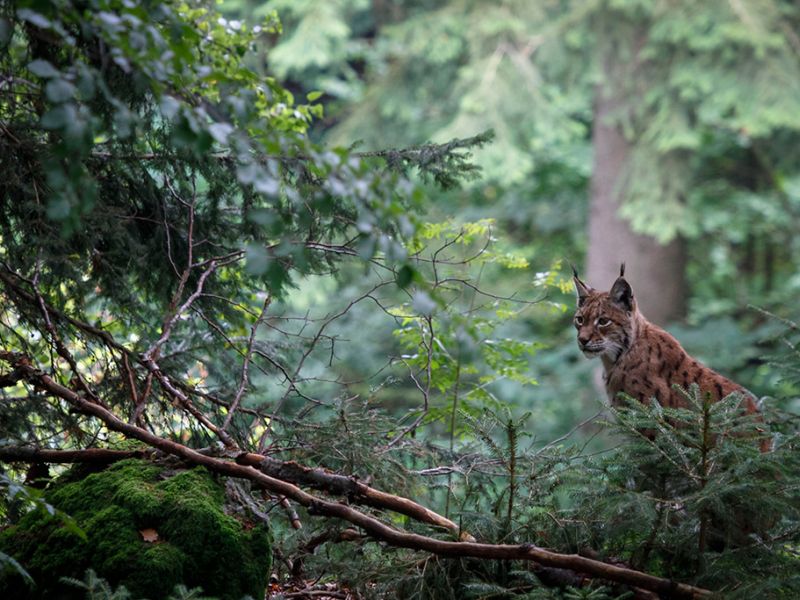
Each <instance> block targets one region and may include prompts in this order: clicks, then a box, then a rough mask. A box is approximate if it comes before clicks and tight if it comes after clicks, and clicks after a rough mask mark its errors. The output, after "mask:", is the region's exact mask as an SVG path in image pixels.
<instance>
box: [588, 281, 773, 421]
mask: <svg viewBox="0 0 800 600" xmlns="http://www.w3.org/2000/svg"><path fill="white" fill-rule="evenodd" d="M573 269H574V267H573ZM624 274H625V265H623V266H622V269H621V271H620V276H619V278H618V279H617V280H616V281H615V282H614V285H613V286H612V287H611V290H610V291H608V292H598V291H597V290H594V289H592V288H590V287H589V286H587V285H586V284H585V283H583V282H582V281H581V280H580V279H579V278H578V273H577V271H575V277H574V278H573V281H574V282H575V287H576V290H577V292H578V310H577V312H576V313H575V319H574V324H575V328H576V329H577V330H578V346H579V347H580V349H581V351H582V352H583V353H584V355H585V356H586V357H588V358H596V357H600V360H601V361H602V362H603V369H604V371H605V373H604V381H605V388H606V393H607V395H608V399H609V401H611V402H612V404H617V403H619V394H620V393H621V392H624V393H625V394H628V395H629V396H631V397H632V398H635V399H636V400H639V401H640V402H642V403H644V404H648V403H649V401H650V398H655V399H656V400H657V401H658V402H659V403H660V404H661V405H662V406H668V407H670V408H678V407H682V408H686V407H688V403H687V401H686V399H685V398H684V397H683V396H682V395H681V394H680V392H679V391H678V390H677V389H675V388H673V387H672V384H675V383H677V384H680V385H681V386H682V387H683V388H684V389H688V388H689V386H690V385H691V384H692V383H696V384H697V385H698V386H699V387H700V390H701V391H702V392H703V393H705V392H710V393H711V395H712V398H713V401H714V402H718V401H720V400H721V399H722V398H724V397H725V396H728V395H729V394H731V393H733V392H737V391H738V392H741V393H742V394H743V403H744V409H745V412H746V413H747V414H752V413H755V412H758V408H757V407H756V404H755V401H754V397H753V395H752V394H751V393H750V392H748V391H747V390H746V389H744V388H743V387H742V386H740V385H738V384H736V383H734V382H733V381H731V380H729V379H726V378H725V377H723V376H722V375H720V374H719V373H716V372H715V371H713V370H711V369H709V368H708V367H706V366H705V365H702V364H700V363H699V362H698V361H696V360H695V359H693V358H692V357H691V356H689V355H688V354H686V352H685V351H684V349H683V348H682V347H681V345H680V344H679V343H678V341H677V340H676V339H675V338H674V337H672V336H671V335H670V334H669V333H667V332H666V331H664V330H663V329H661V328H660V327H658V326H656V325H653V324H652V323H650V322H649V321H648V320H647V319H645V317H644V315H642V313H641V312H639V308H638V306H637V305H636V299H635V298H634V296H633V290H632V288H631V286H630V284H629V283H628V282H627V281H626V280H625V278H624Z"/></svg>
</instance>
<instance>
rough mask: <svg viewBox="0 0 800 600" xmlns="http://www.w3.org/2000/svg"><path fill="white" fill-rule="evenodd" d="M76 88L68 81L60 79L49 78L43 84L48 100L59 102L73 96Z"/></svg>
mask: <svg viewBox="0 0 800 600" xmlns="http://www.w3.org/2000/svg"><path fill="white" fill-rule="evenodd" d="M76 91H77V89H76V88H75V86H74V85H72V84H71V83H70V82H68V81H65V80H64V79H61V78H60V77H59V78H57V79H51V80H50V81H48V82H47V85H46V86H45V93H46V94H47V98H48V100H50V101H51V102H55V103H57V104H60V103H62V102H66V101H67V100H69V99H70V98H73V97H74V96H75V92H76Z"/></svg>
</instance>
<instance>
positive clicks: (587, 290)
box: [569, 263, 595, 308]
mask: <svg viewBox="0 0 800 600" xmlns="http://www.w3.org/2000/svg"><path fill="white" fill-rule="evenodd" d="M569 266H570V267H572V272H573V273H575V275H574V277H573V278H572V281H574V282H575V291H576V292H577V293H578V308H580V307H581V306H583V305H584V304H585V303H586V299H587V298H588V297H589V296H591V295H592V294H594V293H595V290H594V288H591V287H589V286H588V285H586V284H585V283H583V282H582V281H581V280H580V279H579V278H578V269H576V268H575V265H573V264H572V263H569Z"/></svg>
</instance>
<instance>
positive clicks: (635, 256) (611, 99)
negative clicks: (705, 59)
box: [586, 52, 687, 325]
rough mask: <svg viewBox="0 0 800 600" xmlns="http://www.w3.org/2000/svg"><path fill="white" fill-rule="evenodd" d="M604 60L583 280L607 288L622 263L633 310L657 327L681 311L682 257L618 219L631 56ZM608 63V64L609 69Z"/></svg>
mask: <svg viewBox="0 0 800 600" xmlns="http://www.w3.org/2000/svg"><path fill="white" fill-rule="evenodd" d="M614 54H616V55H617V56H616V57H613V56H607V57H606V68H605V75H606V82H605V85H603V84H601V85H598V86H597V87H596V90H595V107H594V129H593V132H592V144H593V146H594V166H593V174H592V184H591V198H590V213H589V251H588V257H587V261H586V282H587V283H588V284H589V285H590V286H592V287H594V288H597V289H599V290H608V289H610V288H611V284H612V283H614V280H615V279H616V278H617V277H618V276H619V267H620V263H623V262H624V263H625V266H626V268H625V277H626V279H628V281H629V282H630V284H631V286H632V287H633V292H634V295H635V297H636V299H637V301H638V303H639V309H640V310H641V311H642V313H644V315H645V317H647V319H648V320H650V321H652V322H653V323H656V324H658V325H664V324H665V323H668V322H669V321H674V320H676V319H680V318H682V317H683V316H684V315H685V311H686V280H685V277H684V272H685V267H686V261H687V255H686V244H685V241H684V240H683V239H680V238H678V239H675V240H673V241H672V242H671V243H669V244H666V245H661V244H659V243H658V242H657V241H656V240H655V239H654V238H652V237H650V236H646V235H640V234H637V233H634V232H633V231H631V229H630V224H629V223H628V222H627V221H625V220H623V219H621V218H620V217H619V216H618V212H619V206H620V202H621V201H622V200H623V199H624V198H625V193H626V190H625V187H626V186H625V182H624V175H625V168H626V164H627V162H628V158H629V157H630V154H631V152H632V151H635V149H634V147H633V144H632V143H631V142H630V141H629V140H627V139H626V138H625V135H624V133H623V131H622V127H621V125H620V122H619V121H620V119H619V117H620V114H621V112H622V111H624V110H626V107H627V105H628V102H627V101H626V98H625V94H624V90H625V89H626V88H627V89H631V87H635V83H634V86H631V85H630V84H631V79H632V78H633V79H634V80H635V77H636V72H635V71H636V65H635V58H634V59H633V60H631V59H630V58H628V65H620V62H621V61H620V59H619V55H620V53H617V52H614ZM610 65H614V66H613V67H612V66H610Z"/></svg>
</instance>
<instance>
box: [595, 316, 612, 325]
mask: <svg viewBox="0 0 800 600" xmlns="http://www.w3.org/2000/svg"><path fill="white" fill-rule="evenodd" d="M597 324H598V325H599V326H600V327H606V326H607V325H611V319H608V318H606V317H600V318H599V319H597Z"/></svg>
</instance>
